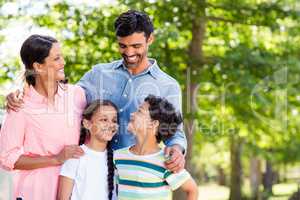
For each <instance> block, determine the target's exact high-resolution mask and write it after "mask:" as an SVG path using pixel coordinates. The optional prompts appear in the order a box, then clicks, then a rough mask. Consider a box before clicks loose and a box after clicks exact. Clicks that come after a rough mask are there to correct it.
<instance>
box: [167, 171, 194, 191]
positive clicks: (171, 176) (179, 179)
mask: <svg viewBox="0 0 300 200" xmlns="http://www.w3.org/2000/svg"><path fill="white" fill-rule="evenodd" d="M164 178H165V180H166V182H167V183H168V185H169V186H170V187H171V189H172V190H173V191H174V190H176V189H178V188H179V187H180V186H182V185H183V184H184V183H185V182H186V181H187V180H188V179H190V178H191V175H190V173H189V172H188V171H186V170H185V169H183V170H181V171H180V172H178V173H172V172H170V171H168V170H167V171H166V172H165V174H164Z"/></svg>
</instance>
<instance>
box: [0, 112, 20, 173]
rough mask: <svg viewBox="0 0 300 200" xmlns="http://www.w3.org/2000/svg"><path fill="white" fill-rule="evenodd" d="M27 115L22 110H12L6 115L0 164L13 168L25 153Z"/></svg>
mask: <svg viewBox="0 0 300 200" xmlns="http://www.w3.org/2000/svg"><path fill="white" fill-rule="evenodd" d="M24 138H25V117H24V113H23V111H22V110H20V111H19V112H14V111H10V112H9V113H6V114H5V116H4V120H3V124H2V127H1V130H0V166H1V168H3V169H6V170H13V169H14V165H15V163H16V162H17V160H18V159H19V157H20V156H21V155H22V154H23V153H24V150H23V144H24Z"/></svg>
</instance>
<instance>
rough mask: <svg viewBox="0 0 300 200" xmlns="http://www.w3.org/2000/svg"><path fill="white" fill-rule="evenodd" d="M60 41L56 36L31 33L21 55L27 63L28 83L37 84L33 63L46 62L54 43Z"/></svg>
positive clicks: (25, 63) (23, 45)
mask: <svg viewBox="0 0 300 200" xmlns="http://www.w3.org/2000/svg"><path fill="white" fill-rule="evenodd" d="M56 42H58V41H57V40H56V39H55V38H53V37H50V36H44V35H31V36H30V37H28V38H27V39H26V40H25V41H24V43H23V44H22V47H21V50H20V55H21V59H22V62H23V64H24V65H25V70H26V71H25V74H24V76H25V80H26V82H27V84H28V85H33V86H34V85H35V72H34V69H33V63H35V62H37V63H41V64H42V63H44V61H45V58H46V57H48V56H49V52H50V49H51V48H52V45H53V43H56Z"/></svg>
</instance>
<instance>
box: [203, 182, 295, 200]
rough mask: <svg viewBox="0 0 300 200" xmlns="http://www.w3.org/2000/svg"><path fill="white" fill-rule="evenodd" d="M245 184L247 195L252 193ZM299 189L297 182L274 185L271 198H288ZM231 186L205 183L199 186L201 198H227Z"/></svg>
mask: <svg viewBox="0 0 300 200" xmlns="http://www.w3.org/2000/svg"><path fill="white" fill-rule="evenodd" d="M247 185H248V184H245V188H243V191H244V193H245V195H246V196H249V195H250V193H249V192H250V189H249V188H248V186H247ZM297 189H298V184H297V183H280V184H276V185H274V186H273V193H274V194H273V196H271V197H270V198H269V199H270V200H288V198H289V197H290V196H291V195H292V194H293V193H294V192H295V191H297ZM228 197H229V188H228V187H225V186H219V185H217V184H204V185H200V186H199V200H227V199H228Z"/></svg>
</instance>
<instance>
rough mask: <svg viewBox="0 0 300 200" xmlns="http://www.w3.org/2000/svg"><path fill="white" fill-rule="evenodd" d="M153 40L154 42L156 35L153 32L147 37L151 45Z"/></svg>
mask: <svg viewBox="0 0 300 200" xmlns="http://www.w3.org/2000/svg"><path fill="white" fill-rule="evenodd" d="M153 42H154V35H153V33H151V34H150V36H149V37H148V39H147V44H148V45H151V44H152V43H153Z"/></svg>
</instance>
